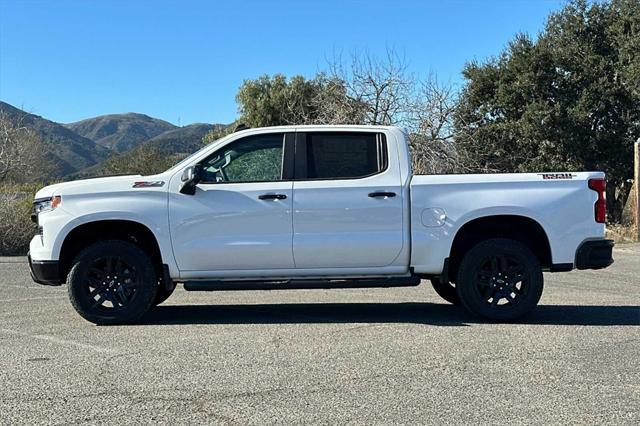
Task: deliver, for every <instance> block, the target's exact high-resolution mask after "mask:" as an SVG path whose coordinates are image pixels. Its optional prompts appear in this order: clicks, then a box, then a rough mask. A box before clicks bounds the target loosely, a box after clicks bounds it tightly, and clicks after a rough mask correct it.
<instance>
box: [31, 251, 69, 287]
mask: <svg viewBox="0 0 640 426" xmlns="http://www.w3.org/2000/svg"><path fill="white" fill-rule="evenodd" d="M27 258H28V259H29V269H30V270H31V279H32V280H33V281H35V282H37V283H38V284H43V285H60V284H62V281H61V279H60V268H59V265H58V261H57V260H33V259H31V255H30V254H29V255H27Z"/></svg>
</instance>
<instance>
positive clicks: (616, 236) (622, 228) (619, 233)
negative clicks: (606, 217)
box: [607, 224, 637, 243]
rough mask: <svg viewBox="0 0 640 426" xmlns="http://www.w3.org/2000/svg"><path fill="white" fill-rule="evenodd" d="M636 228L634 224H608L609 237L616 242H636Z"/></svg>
mask: <svg viewBox="0 0 640 426" xmlns="http://www.w3.org/2000/svg"><path fill="white" fill-rule="evenodd" d="M636 235H637V234H636V230H635V226H633V225H618V224H607V238H609V239H612V240H614V241H615V242H616V243H634V242H636V241H637V240H636Z"/></svg>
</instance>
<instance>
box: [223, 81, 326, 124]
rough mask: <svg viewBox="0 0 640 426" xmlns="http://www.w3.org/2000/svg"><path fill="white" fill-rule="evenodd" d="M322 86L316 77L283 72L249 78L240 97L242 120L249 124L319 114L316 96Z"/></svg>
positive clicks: (296, 121) (300, 119) (295, 120)
mask: <svg viewBox="0 0 640 426" xmlns="http://www.w3.org/2000/svg"><path fill="white" fill-rule="evenodd" d="M319 90H320V88H319V87H318V84H317V83H316V82H315V81H314V80H306V79H305V78H304V77H301V76H295V77H292V78H290V79H287V78H286V77H285V76H283V75H282V74H276V75H274V76H268V75H263V76H261V77H259V78H257V79H255V80H245V81H244V82H243V83H242V86H241V87H240V89H239V90H238V93H237V95H236V101H237V102H238V106H239V110H240V115H241V118H240V121H241V122H242V123H243V124H245V125H247V126H249V127H265V126H278V125H283V124H300V122H303V121H307V120H308V119H309V117H313V116H314V115H315V109H316V108H315V105H314V102H313V99H314V97H315V96H316V95H317V94H318V91H319Z"/></svg>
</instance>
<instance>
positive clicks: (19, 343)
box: [0, 244, 640, 424]
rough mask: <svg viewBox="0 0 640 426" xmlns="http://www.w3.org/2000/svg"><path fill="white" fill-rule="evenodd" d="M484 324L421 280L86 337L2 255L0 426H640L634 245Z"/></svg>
mask: <svg viewBox="0 0 640 426" xmlns="http://www.w3.org/2000/svg"><path fill="white" fill-rule="evenodd" d="M614 257H615V259H616V262H615V264H614V265H613V266H611V267H610V268H608V269H605V270H600V271H573V272H570V273H558V274H545V292H544V295H543V297H542V300H541V302H540V306H539V307H538V308H537V309H536V311H535V312H534V313H533V314H531V315H530V316H528V317H527V318H526V319H524V320H523V321H521V322H520V323H516V324H487V323H483V322H481V321H478V320H476V319H475V318H473V317H471V316H470V315H468V314H467V313H466V312H465V311H464V310H463V309H462V308H458V307H454V306H452V305H448V304H446V303H445V302H444V301H441V300H440V299H439V298H438V296H437V295H436V294H435V292H434V291H433V290H432V289H431V286H430V285H429V284H428V283H426V282H425V283H423V284H422V285H420V286H418V287H413V288H400V289H357V290H356V289H354V290H295V291H291V290H290V291H271V292H269V291H241V292H213V293H195V292H194V293H190V292H186V291H184V290H183V289H182V288H178V289H177V290H176V292H175V293H174V295H173V296H172V297H171V298H170V299H169V300H168V301H167V302H165V303H164V304H163V305H160V306H158V307H156V308H155V309H153V310H152V311H151V312H150V313H149V314H148V315H147V316H146V317H145V318H144V321H143V322H142V323H141V324H139V325H133V326H117V327H98V326H95V325H93V324H90V323H88V322H86V321H84V320H83V319H82V318H81V317H80V316H78V315H77V314H76V313H75V311H74V310H73V309H72V307H71V305H70V303H69V301H68V299H67V293H66V286H62V287H45V286H40V285H37V284H34V283H33V282H31V280H30V278H29V274H28V267H27V264H26V260H25V259H24V258H0V424H40V423H42V424H44V423H46V424H73V423H165V424H183V423H215V424H265V423H279V424H300V423H321V424H328V423H332V424H333V423H341V424H342V423H355V424H391V423H393V424H396V423H403V424H407V423H409V424H415V423H430V424H433V423H436V424H444V423H455V424H460V423H465V424H477V423H482V424H486V423H491V424H531V423H536V424H542V423H555V424H557V423H579V424H594V423H607V424H612V423H613V424H640V361H639V360H640V245H637V244H636V245H620V246H619V247H617V248H616V250H615V253H614Z"/></svg>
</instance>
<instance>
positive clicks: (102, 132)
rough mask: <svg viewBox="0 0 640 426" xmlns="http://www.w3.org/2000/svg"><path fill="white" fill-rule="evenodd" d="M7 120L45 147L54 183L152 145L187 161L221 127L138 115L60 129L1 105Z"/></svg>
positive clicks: (110, 116) (96, 119)
mask: <svg viewBox="0 0 640 426" xmlns="http://www.w3.org/2000/svg"><path fill="white" fill-rule="evenodd" d="M0 112H1V113H3V115H4V116H5V117H7V118H8V119H10V120H12V121H14V122H16V123H20V125H21V126H25V127H28V128H30V129H32V130H33V131H34V132H35V133H36V134H37V136H38V137H39V138H40V140H41V141H42V142H43V143H44V145H45V147H46V150H47V153H48V155H49V158H50V160H51V163H53V170H52V171H51V172H50V173H48V174H49V175H50V176H49V177H51V178H62V177H65V176H69V175H77V174H78V173H79V172H80V174H82V173H81V172H82V171H83V170H85V169H87V170H92V169H93V170H95V169H98V168H99V166H100V164H101V163H102V162H104V161H105V160H107V159H108V158H109V157H111V156H112V155H117V154H123V153H126V152H128V151H130V150H133V149H135V148H138V147H140V146H141V145H145V144H149V145H150V146H153V147H154V148H156V149H157V150H158V151H159V152H160V153H162V154H163V155H167V156H172V155H176V154H179V155H186V154H189V153H191V152H194V151H195V150H197V149H198V148H200V147H201V146H202V138H203V136H204V135H205V134H207V133H208V132H209V131H211V130H213V129H218V128H221V127H226V126H225V125H223V124H205V123H195V124H190V125H187V126H183V127H178V126H175V125H173V124H171V123H169V122H167V121H164V120H160V119H158V118H153V117H149V116H148V115H145V114H139V113H132V112H130V113H124V114H108V115H101V116H98V117H93V118H88V119H86V120H82V121H78V122H75V123H68V124H62V123H56V122H54V121H51V120H47V119H46V118H43V117H41V116H38V115H35V114H30V113H28V112H26V111H23V110H21V109H19V108H16V107H14V106H13V105H10V104H8V103H6V102H2V101H0Z"/></svg>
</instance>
